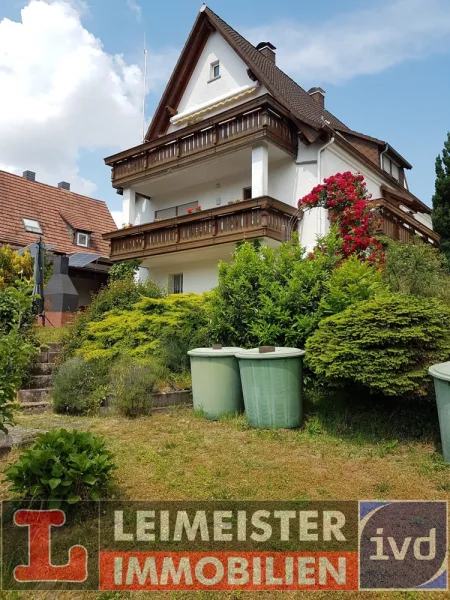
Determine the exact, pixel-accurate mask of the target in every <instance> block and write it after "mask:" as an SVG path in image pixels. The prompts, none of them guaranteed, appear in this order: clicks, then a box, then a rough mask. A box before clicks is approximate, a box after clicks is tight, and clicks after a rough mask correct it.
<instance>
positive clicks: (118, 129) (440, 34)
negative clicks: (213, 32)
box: [0, 0, 450, 210]
mask: <svg viewBox="0 0 450 600" xmlns="http://www.w3.org/2000/svg"><path fill="white" fill-rule="evenodd" d="M65 2H66V3H68V4H69V5H70V11H64V10H60V11H59V12H58V13H56V12H52V13H50V12H44V10H43V9H44V7H43V5H44V4H48V5H49V6H50V8H51V9H52V10H55V5H59V7H58V8H61V6H60V5H62V4H64V3H65ZM30 3H31V4H33V3H34V7H30V6H29V8H30V9H31V8H33V10H32V11H31V10H29V12H28V14H29V17H28V18H27V19H26V20H25V19H24V25H25V21H27V23H28V25H27V29H26V30H25V29H23V31H24V33H25V32H30V31H31V32H33V33H31V34H30V33H26V34H25V39H27V40H30V39H32V40H33V44H34V45H33V46H31V47H30V50H29V54H28V56H25V57H24V56H20V61H22V62H21V65H22V66H21V67H20V69H19V68H18V69H16V70H15V72H14V77H15V79H12V75H11V72H10V71H7V69H4V71H5V73H7V75H5V77H6V76H8V77H10V79H8V80H6V83H5V82H4V83H3V85H5V86H6V85H7V86H8V89H12V90H14V93H18V90H21V94H22V95H24V94H26V95H27V99H28V100H29V102H28V104H24V105H23V108H22V105H20V106H21V108H20V110H21V111H22V114H20V111H19V107H18V101H17V100H15V99H14V98H12V99H11V103H10V105H8V104H7V105H6V109H7V111H8V112H9V113H11V112H14V107H16V106H17V112H18V113H19V114H18V115H17V120H16V121H15V120H14V118H13V119H12V123H17V125H15V127H14V128H13V127H12V125H11V119H9V121H8V123H7V122H6V120H5V121H4V122H3V124H2V122H1V121H0V167H3V168H9V169H14V170H16V172H21V170H23V169H25V168H32V169H33V168H35V169H36V170H37V172H38V179H40V180H47V182H49V183H56V181H53V179H54V178H55V177H61V178H62V179H71V180H72V181H73V182H74V187H76V188H78V189H79V190H80V191H82V192H85V193H92V194H93V195H94V196H95V197H97V198H101V199H104V200H106V201H107V202H108V204H109V205H110V207H111V209H113V210H118V209H119V208H120V198H119V197H118V196H117V195H116V194H115V192H114V190H112V188H111V186H110V172H109V169H108V168H107V167H105V166H104V165H103V158H104V156H106V155H108V154H111V153H113V152H115V151H117V150H119V149H120V148H121V147H123V146H125V147H126V146H127V145H130V144H131V143H133V142H134V141H136V142H138V141H139V139H138V138H139V135H140V130H141V124H140V122H141V121H140V116H139V110H140V108H139V104H140V90H141V89H142V79H140V77H141V76H142V74H141V71H140V68H141V67H142V63H143V56H142V47H143V37H144V32H145V34H146V36H147V43H148V46H149V81H148V88H149V92H148V96H147V118H150V117H151V115H152V114H153V111H154V109H155V106H156V104H157V102H158V99H159V96H160V94H161V92H162V90H163V87H164V83H165V81H166V80H167V78H168V77H169V75H170V71H171V68H172V66H173V64H174V62H175V60H176V57H177V54H178V53H179V51H180V49H181V47H182V45H183V44H184V42H185V39H186V37H187V35H188V33H189V31H190V28H191V27H192V24H193V22H194V20H195V18H196V15H197V12H198V10H199V8H200V5H201V2H199V1H198V0H171V2H155V1H153V0H87V1H85V0H2V2H1V5H0V84H1V82H2V79H1V77H2V66H3V67H5V64H4V63H5V60H6V67H7V68H8V67H9V64H8V60H11V56H10V53H9V51H8V48H6V50H7V53H6V59H3V65H2V42H1V32H2V29H1V27H2V25H3V26H5V20H6V19H9V20H11V21H14V22H17V23H20V22H21V19H22V16H23V13H22V14H21V10H22V9H23V8H24V7H26V6H27V5H30ZM374 5H375V6H374ZM209 6H210V7H211V8H212V9H213V10H214V11H215V12H217V13H218V14H219V15H220V16H221V17H222V18H223V19H224V20H226V21H227V22H228V23H230V25H232V26H233V27H235V29H237V30H238V31H239V32H241V33H242V34H244V35H246V36H247V37H248V38H249V39H250V40H251V41H252V42H253V43H257V42H258V41H261V40H263V39H266V38H267V39H269V40H270V41H271V42H273V43H274V44H275V45H276V46H277V48H278V64H279V66H280V67H281V68H283V69H284V70H285V71H286V72H287V73H288V74H290V75H291V76H292V77H293V78H294V79H296V81H298V83H300V85H302V86H303V87H305V88H307V89H308V88H309V87H310V86H312V85H321V86H322V87H323V88H324V89H325V90H326V92H327V93H326V106H327V108H328V109H329V110H331V111H332V112H333V113H334V114H336V116H338V117H339V118H340V119H341V120H342V121H344V122H345V123H346V124H347V125H349V126H350V127H352V128H353V129H356V130H358V131H361V132H364V133H367V134H369V135H373V136H376V137H379V138H381V139H384V140H386V141H388V142H389V143H390V144H391V145H392V146H394V147H395V149H396V150H397V151H398V152H400V153H401V154H402V155H404V156H405V158H407V160H409V162H411V163H412V164H413V167H414V168H413V170H412V171H411V172H410V173H409V174H408V180H409V185H410V189H411V191H412V192H413V193H415V194H416V195H417V196H419V197H420V198H421V199H422V200H423V201H424V202H426V203H428V204H429V203H430V202H431V196H432V193H433V189H434V162H435V158H436V155H437V154H438V153H439V152H440V151H441V149H442V146H443V142H444V139H445V136H446V132H447V130H448V129H450V109H449V107H450V77H449V70H450V69H449V67H450V2H448V0H389V1H386V2H385V1H384V0H376V2H375V3H374V2H366V1H365V0H358V1H356V0H340V1H339V2H335V1H333V0H322V1H321V2H314V3H301V2H298V1H293V0H277V1H276V2H272V1H269V0H260V1H259V2H258V3H257V4H256V3H254V2H245V1H242V0H211V1H210V2H209ZM41 16H42V19H43V20H42V23H44V24H48V23H49V21H50V22H51V26H52V28H53V29H52V31H53V30H55V29H58V28H61V29H62V30H63V33H64V37H63V38H61V39H59V38H58V37H57V35H56V34H55V39H54V40H53V42H52V44H53V45H51V43H50V42H49V34H48V33H47V34H46V35H44V33H42V36H40V33H39V32H40V31H42V29H43V28H44V29H45V26H42V25H41V26H40V27H38V26H37V23H40V21H39V19H41ZM53 17H54V20H53ZM77 19H79V23H78V22H77ZM33 22H34V23H36V27H34V28H33ZM77 23H78V24H77ZM66 25H67V29H65V27H66ZM5 30H6V29H5ZM8 31H10V39H11V40H12V43H13V45H14V40H15V39H16V38H17V34H16V33H14V31H15V30H12V29H11V28H10V29H9V30H8ZM17 31H19V30H17ZM11 32H12V33H11ZM89 34H92V35H93V36H95V38H97V42H95V40H94V38H92V37H89ZM61 35H62V34H61ZM72 35H73V45H72V46H70V43H69V40H70V39H71V36H72ZM50 37H52V36H50ZM41 38H42V39H41ZM3 39H5V36H3ZM66 42H67V44H66ZM98 42H101V45H100V44H98ZM40 44H42V45H43V46H44V47H45V48H44V49H45V52H44V51H43V53H42V58H40V62H39V63H38V67H37V66H36V64H29V65H28V64H27V61H32V58H33V57H32V55H34V54H35V47H36V45H38V46H39V45H40ZM83 44H85V45H86V48H89V49H90V51H89V52H86V53H85V54H84V56H83V61H85V62H83V66H82V68H81V67H80V68H79V69H78V66H77V62H76V61H77V60H78V59H77V56H78V54H80V53H81V50H80V51H79V50H78V49H80V48H82V47H84V46H83ZM96 44H98V47H97V49H96V51H95V52H94V51H92V48H93V47H95V45H96ZM62 45H64V48H66V46H67V48H66V49H65V50H61V47H62ZM66 51H67V62H64V63H63V64H64V65H65V68H64V69H61V68H59V65H58V56H59V54H61V57H63V56H65V55H64V52H66ZM17 52H19V53H20V50H19V49H18V50H17ZM13 54H14V52H13ZM115 55H122V57H121V58H117V59H114V60H115V63H114V65H112V63H111V64H110V65H109V66H107V65H106V62H107V57H108V56H115ZM4 56H5V45H4V47H3V57H4ZM8 56H9V58H8ZM74 57H75V58H74ZM36 60H37V59H36ZM61 60H62V59H61ZM46 61H47V62H46ZM47 63H48V65H49V66H48V69H47ZM50 63H51V66H50ZM67 65H70V72H71V73H72V74H73V79H72V80H71V81H70V83H69V84H68V82H67V80H65V81H64V87H63V88H62V89H63V90H64V89H66V90H67V88H68V87H69V88H71V87H73V96H72V97H70V94H69V93H67V95H65V94H64V93H61V88H58V89H59V90H60V91H59V92H58V93H56V92H55V93H54V94H53V96H52V97H51V99H50V100H49V97H50V96H49V94H47V90H45V89H44V84H43V83H42V82H43V81H44V82H45V81H47V80H48V82H51V83H49V84H48V85H54V86H55V89H56V87H57V86H56V84H55V80H56V78H57V77H61V72H62V71H63V70H64V73H66V74H67ZM91 65H93V67H92V69H91ZM133 65H135V66H133ZM37 68H38V69H39V70H42V73H38V74H37V75H36V69H37ZM101 69H105V77H107V78H108V80H109V79H111V77H109V74H110V72H114V73H115V74H116V75H117V81H115V83H114V84H112V85H113V86H115V87H111V89H109V88H108V86H107V85H102V84H101V83H99V84H98V85H97V83H96V82H97V81H101V77H102V75H101V74H100V75H99V73H100V70H101ZM108 69H110V71H108ZM91 70H92V72H93V75H92V79H90V80H89V79H87V78H86V72H90V71H91ZM47 71H48V72H47ZM25 78H26V81H27V83H26V84H23V83H20V85H19V84H17V88H16V84H15V82H16V80H18V81H20V82H22V80H23V79H25ZM30 78H31V80H32V82H31V83H30ZM34 78H35V79H34ZM105 81H106V79H105ZM83 86H84V87H83ZM100 88H102V89H100ZM4 89H7V88H6V87H5V88H4ZM101 94H103V95H101ZM108 95H109V96H108ZM116 95H118V96H120V98H119V100H117V102H115V103H114V105H113V104H111V106H109V104H108V102H109V97H111V96H114V97H116ZM44 96H45V102H44V101H43V100H42V98H43V97H44ZM63 96H64V98H63V99H61V98H62V97H63ZM97 96H98V97H97ZM55 98H57V100H55ZM3 102H5V100H3ZM6 102H7V100H6ZM46 102H47V104H45V103H46ZM64 103H66V104H64ZM34 107H37V108H36V110H35V108H34ZM49 107H50V108H49ZM103 107H106V108H105V110H103ZM0 108H2V109H3V111H2V112H4V110H5V107H3V106H2V100H1V99H0ZM39 110H42V114H40V113H39V112H38V111H39ZM96 111H97V112H96ZM25 113H26V115H27V117H26V119H24V118H23V116H24V114H25ZM35 113H36V114H35ZM103 113H104V114H103ZM87 114H88V115H91V121H90V123H89V124H88V125H86V115H87ZM36 115H38V116H36ZM58 115H63V116H64V117H62V116H61V119H60V120H59V121H58ZM32 118H34V120H33V121H32V122H31V123H28V124H26V123H25V121H27V119H32ZM108 118H109V120H108ZM25 126H26V133H25ZM2 127H3V129H4V130H5V131H6V133H7V134H9V135H10V136H11V138H8V137H7V135H6V137H4V136H3V138H2V133H3V130H2ZM22 127H23V128H24V133H23V136H22V130H21V128H22ZM30 131H31V134H30ZM17 134H18V135H17ZM25 135H26V136H27V137H25ZM28 136H30V137H29V140H30V141H29V143H27V142H25V139H28ZM1 139H3V143H2V141H1ZM18 139H19V141H20V143H19V141H17V140H18ZM6 140H8V142H6ZM25 146H26V147H25ZM40 173H41V177H39V174H40ZM50 180H51V181H50ZM58 180H59V179H58Z"/></svg>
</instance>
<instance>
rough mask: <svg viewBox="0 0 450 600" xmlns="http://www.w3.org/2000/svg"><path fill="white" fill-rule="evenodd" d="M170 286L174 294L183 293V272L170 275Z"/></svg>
mask: <svg viewBox="0 0 450 600" xmlns="http://www.w3.org/2000/svg"><path fill="white" fill-rule="evenodd" d="M169 288H170V291H171V292H172V294H182V293H183V273H178V274H177V275H171V276H170V285H169Z"/></svg>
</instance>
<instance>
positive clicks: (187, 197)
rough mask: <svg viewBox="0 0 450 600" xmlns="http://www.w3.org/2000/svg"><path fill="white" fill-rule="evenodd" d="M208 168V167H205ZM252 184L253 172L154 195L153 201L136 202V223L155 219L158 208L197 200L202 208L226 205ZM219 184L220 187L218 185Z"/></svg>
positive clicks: (240, 196) (239, 196) (241, 195)
mask: <svg viewBox="0 0 450 600" xmlns="http://www.w3.org/2000/svg"><path fill="white" fill-rule="evenodd" d="M205 168H206V167H205ZM250 185H251V172H250V170H249V171H248V174H240V175H235V176H233V177H227V179H226V181H208V182H205V183H203V184H200V185H194V186H190V187H189V186H188V185H187V186H186V187H185V188H184V189H183V190H178V191H172V192H167V193H164V194H157V195H155V196H152V198H151V201H147V202H145V201H144V202H141V201H139V202H137V203H136V224H143V223H150V222H152V221H154V219H155V218H156V217H155V213H156V211H158V210H162V209H165V208H172V207H175V206H179V205H181V204H187V203H191V202H196V203H197V204H199V205H200V206H201V207H202V210H205V209H208V208H209V209H210V208H217V207H218V206H226V205H227V204H228V202H229V201H230V200H237V199H238V198H241V199H243V190H244V188H245V187H248V186H250ZM218 186H219V187H218Z"/></svg>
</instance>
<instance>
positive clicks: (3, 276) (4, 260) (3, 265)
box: [0, 245, 33, 290]
mask: <svg viewBox="0 0 450 600" xmlns="http://www.w3.org/2000/svg"><path fill="white" fill-rule="evenodd" d="M32 277H33V259H32V258H31V254H30V253H29V252H28V250H26V251H25V252H24V253H23V254H22V255H19V254H18V252H16V251H15V250H12V249H11V246H8V245H6V246H1V247H0V290H1V289H4V288H6V287H8V286H10V285H14V284H15V283H16V281H17V280H30V279H31V278H32Z"/></svg>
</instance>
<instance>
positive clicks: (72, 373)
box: [52, 356, 108, 415]
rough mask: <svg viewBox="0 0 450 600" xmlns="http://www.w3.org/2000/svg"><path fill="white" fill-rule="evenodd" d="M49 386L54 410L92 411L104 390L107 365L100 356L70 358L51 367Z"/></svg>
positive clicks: (86, 413) (106, 380) (92, 412)
mask: <svg viewBox="0 0 450 600" xmlns="http://www.w3.org/2000/svg"><path fill="white" fill-rule="evenodd" d="M52 388H53V389H52V398H53V407H54V409H55V411H56V412H58V413H63V414H71V415H88V414H95V413H96V412H97V411H98V408H99V406H100V405H101V403H102V402H103V401H104V400H105V398H106V396H107V393H108V365H107V363H105V362H104V361H101V360H94V361H89V362H86V361H84V360H83V359H82V358H81V357H79V356H77V357H75V358H71V359H69V360H68V361H66V362H64V363H62V364H61V366H60V367H59V368H58V369H57V370H56V371H55V373H54V375H53V379H52Z"/></svg>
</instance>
